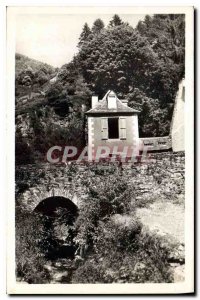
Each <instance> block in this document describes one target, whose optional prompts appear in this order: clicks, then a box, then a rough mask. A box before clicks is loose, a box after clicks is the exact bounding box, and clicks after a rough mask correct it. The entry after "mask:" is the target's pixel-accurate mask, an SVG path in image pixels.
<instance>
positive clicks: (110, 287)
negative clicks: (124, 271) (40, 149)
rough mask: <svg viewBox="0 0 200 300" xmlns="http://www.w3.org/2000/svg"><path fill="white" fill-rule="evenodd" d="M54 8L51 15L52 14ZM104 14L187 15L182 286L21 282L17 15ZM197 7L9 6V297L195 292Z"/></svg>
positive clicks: (179, 284)
mask: <svg viewBox="0 0 200 300" xmlns="http://www.w3.org/2000/svg"><path fill="white" fill-rule="evenodd" d="M47 10H48V11H47ZM97 10H98V13H102V14H105V13H113V11H114V13H120V14H124V13H128V14H131V13H133V14H141V13H145V14H153V13H184V14H186V80H185V83H186V99H188V102H187V100H186V114H185V119H186V121H185V122H186V124H187V126H185V127H186V131H185V135H186V136H185V141H186V215H185V217H186V218H185V240H186V265H185V268H186V278H185V282H184V283H176V284H164V283H163V284H46V285H45V284H37V285H35V284H31V285H28V284H22V283H16V281H15V255H14V253H15V234H14V219H15V214H14V211H15V210H14V204H15V200H14V199H15V197H14V155H13V154H14V103H15V101H14V75H15V70H14V66H15V61H14V59H15V17H16V14H19V13H22V11H23V13H53V14H55V13H57V14H59V13H60V14H67V13H68V14H72V13H73V14H74V13H76V14H83V13H84V14H85V13H88V14H93V13H95V12H96V11H97ZM193 32H194V31H193V8H192V7H177V6H176V7H130V6H129V7H119V6H118V7H100V6H99V7H64V6H63V7H55V6H54V7H38V6H37V7H23V8H22V7H15V8H14V7H12V8H11V7H9V9H8V22H7V133H8V134H7V153H8V164H7V168H8V169H7V170H8V177H7V178H8V181H7V191H8V192H9V193H8V195H7V201H8V217H7V234H8V247H7V293H9V294H152V293H153V294H154V293H160V294H169V293H170V294H176V293H188V292H193V289H194V287H193V285H194V279H193V270H194V256H193V252H194V248H193V245H194V240H193V232H194V231H193V221H194V220H193V205H194V203H193V199H194V189H193V183H194V177H193V166H194V163H193V162H194V148H193V145H194V140H193V133H194V124H193V122H194V119H193V112H194V97H193V94H194V93H193V91H194V88H193V82H194V78H193V64H194V55H193V52H194V49H193V44H194V37H193Z"/></svg>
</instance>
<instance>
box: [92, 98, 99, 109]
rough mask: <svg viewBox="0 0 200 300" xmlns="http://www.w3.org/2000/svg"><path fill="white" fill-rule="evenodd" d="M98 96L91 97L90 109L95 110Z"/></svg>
mask: <svg viewBox="0 0 200 300" xmlns="http://www.w3.org/2000/svg"><path fill="white" fill-rule="evenodd" d="M98 101H99V99H98V96H92V108H95V107H96V106H97V104H98Z"/></svg>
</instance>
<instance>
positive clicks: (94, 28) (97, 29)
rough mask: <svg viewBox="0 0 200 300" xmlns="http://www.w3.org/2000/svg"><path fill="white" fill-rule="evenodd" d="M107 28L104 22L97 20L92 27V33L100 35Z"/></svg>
mask: <svg viewBox="0 0 200 300" xmlns="http://www.w3.org/2000/svg"><path fill="white" fill-rule="evenodd" d="M104 27H105V25H104V22H103V21H102V20H101V19H96V20H95V21H94V23H93V26H92V32H93V33H94V34H98V33H100V32H101V30H102V29H103V28H104Z"/></svg>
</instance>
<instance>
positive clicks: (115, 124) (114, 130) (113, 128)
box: [108, 118, 119, 139]
mask: <svg viewBox="0 0 200 300" xmlns="http://www.w3.org/2000/svg"><path fill="white" fill-rule="evenodd" d="M108 138H109V139H118V138H119V118H108Z"/></svg>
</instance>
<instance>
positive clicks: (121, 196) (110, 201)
mask: <svg viewBox="0 0 200 300" xmlns="http://www.w3.org/2000/svg"><path fill="white" fill-rule="evenodd" d="M84 184H85V185H86V187H87V188H88V193H89V195H88V198H87V200H86V201H85V202H84V205H83V206H82V207H81V209H80V213H79V216H78V218H77V221H76V223H75V231H76V232H77V236H76V238H75V241H76V243H77V244H78V245H79V247H82V246H84V245H86V246H87V247H88V249H90V248H91V247H92V245H93V242H94V239H95V234H96V233H95V230H96V228H97V227H98V222H99V221H100V220H106V219H107V218H109V217H110V216H112V215H114V214H119V213H121V214H124V213H126V212H128V211H129V209H130V205H131V190H130V188H129V187H128V185H127V183H126V182H125V180H123V179H122V178H120V177H119V176H116V175H110V176H107V177H102V179H101V180H100V179H99V180H98V181H97V178H96V177H95V178H92V177H88V178H86V179H85V182H84Z"/></svg>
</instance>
